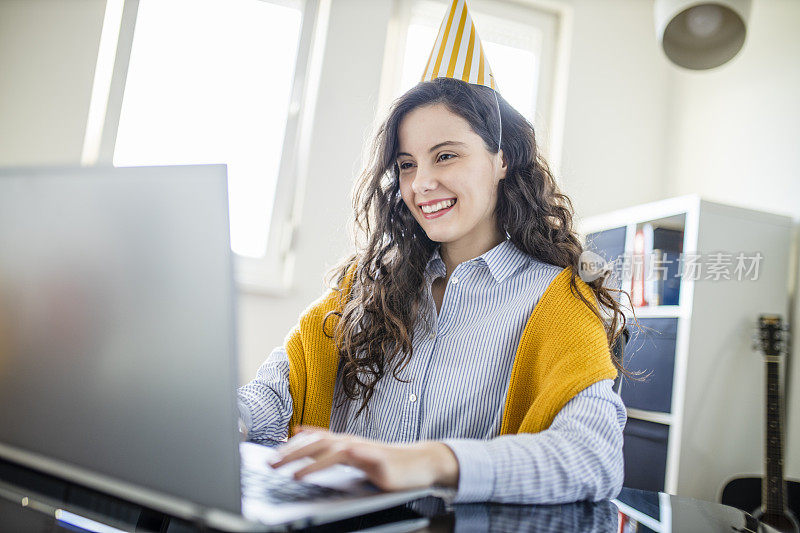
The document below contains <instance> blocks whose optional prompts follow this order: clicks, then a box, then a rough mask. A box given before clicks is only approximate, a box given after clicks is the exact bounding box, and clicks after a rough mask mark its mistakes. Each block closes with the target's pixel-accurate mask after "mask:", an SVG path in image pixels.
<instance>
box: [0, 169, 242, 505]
mask: <svg viewBox="0 0 800 533" xmlns="http://www.w3.org/2000/svg"><path fill="white" fill-rule="evenodd" d="M228 228H229V225H228V211H227V187H226V171H225V167H224V166H223V165H208V166H186V167H139V168H121V169H113V168H91V169H86V168H84V169H68V170H65V169H39V170H37V169H30V170H8V169H5V170H2V169H0V455H3V456H6V457H7V458H8V457H9V456H13V458H14V459H16V460H19V459H20V457H24V458H25V460H24V462H26V463H28V466H35V467H36V466H41V465H39V464H37V458H38V459H39V460H40V461H39V462H40V463H41V464H42V465H45V464H46V465H49V466H47V467H46V468H44V467H43V469H46V470H53V465H56V466H57V467H58V468H55V469H56V470H58V471H59V472H54V473H60V474H62V475H63V472H64V471H72V470H73V469H74V471H76V472H81V473H88V474H89V477H88V479H89V481H90V482H91V480H92V474H98V476H97V478H98V480H101V479H103V480H107V479H112V480H119V481H121V482H123V483H124V484H129V485H132V486H133V487H141V488H145V489H151V490H155V491H158V493H163V494H166V495H170V496H175V497H177V498H179V499H180V500H181V501H183V500H189V501H191V502H194V503H196V504H199V505H201V506H209V507H216V508H221V509H224V510H228V511H232V512H239V510H240V501H241V499H240V485H239V456H238V438H237V428H236V417H235V413H236V397H235V387H236V359H235V341H234V327H235V324H234V292H233V291H234V287H233V276H232V258H231V252H230V242H229V229H228ZM61 466H64V467H66V470H63V469H62V468H61ZM80 479H81V481H83V482H86V481H87V476H85V475H81V477H80ZM90 484H91V483H90Z"/></svg>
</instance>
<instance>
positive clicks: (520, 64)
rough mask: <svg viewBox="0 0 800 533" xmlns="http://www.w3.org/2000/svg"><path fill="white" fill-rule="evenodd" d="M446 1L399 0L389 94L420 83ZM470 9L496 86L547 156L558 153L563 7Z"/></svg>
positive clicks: (492, 4)
mask: <svg viewBox="0 0 800 533" xmlns="http://www.w3.org/2000/svg"><path fill="white" fill-rule="evenodd" d="M449 4H450V2H449V1H448V2H445V1H443V0H405V2H403V3H402V4H401V6H400V8H399V10H398V12H397V13H396V17H397V19H398V20H399V21H400V23H399V24H398V26H399V27H400V28H404V29H405V31H402V30H400V32H399V35H398V36H397V38H396V40H397V42H398V43H399V50H395V51H394V52H392V53H394V55H395V57H399V58H400V61H398V64H399V65H398V68H397V69H394V71H392V69H390V74H389V75H390V76H392V81H390V82H389V83H390V85H391V86H392V87H393V89H392V91H391V92H392V94H391V97H392V98H396V97H398V96H400V95H401V94H403V93H404V92H405V91H407V90H408V89H410V88H411V87H413V86H414V85H415V84H417V83H418V82H419V80H420V78H421V76H422V73H423V70H424V69H425V64H426V62H427V60H428V55H429V54H430V51H431V48H432V46H433V44H434V41H435V39H436V35H437V33H438V31H439V24H440V23H441V21H442V18H443V17H444V14H445V11H446V10H447V7H448V6H449ZM469 10H470V14H471V15H472V19H473V22H474V23H475V27H476V29H477V30H478V34H479V35H480V37H481V41H482V42H483V46H484V52H485V53H486V57H487V59H488V61H489V64H490V65H491V67H492V71H493V72H494V76H495V80H496V81H497V84H498V89H499V91H500V92H501V94H502V95H503V97H504V98H505V99H506V100H508V102H509V103H510V104H511V105H513V106H514V108H515V109H517V110H518V111H519V112H520V113H522V114H523V115H524V116H525V117H526V118H527V119H528V120H529V121H531V122H532V123H533V125H534V127H535V128H536V130H537V134H538V136H539V139H541V140H543V141H545V144H548V145H550V148H551V149H550V150H549V152H550V153H551V156H550V159H551V160H552V159H553V157H557V155H558V154H553V151H554V150H553V149H554V148H555V144H556V141H557V139H555V138H553V137H554V135H553V133H554V132H555V131H557V130H558V128H559V126H560V124H559V122H560V119H559V117H557V114H558V113H557V112H556V111H555V109H556V107H557V102H556V101H555V99H554V92H555V87H556V86H557V85H558V84H557V81H558V79H557V68H556V67H557V66H558V64H559V62H560V61H563V59H562V56H563V47H562V46H560V44H559V39H563V36H564V35H565V32H564V31H563V28H564V27H565V25H566V24H565V19H566V18H567V17H568V10H566V9H563V10H554V8H548V9H545V8H541V7H537V3H536V2H535V1H532V0H528V1H525V0H521V1H517V2H510V1H505V2H501V1H497V0H494V1H492V0H470V1H469ZM541 133H544V134H545V135H543V136H542V135H541ZM555 151H556V152H557V151H558V150H555Z"/></svg>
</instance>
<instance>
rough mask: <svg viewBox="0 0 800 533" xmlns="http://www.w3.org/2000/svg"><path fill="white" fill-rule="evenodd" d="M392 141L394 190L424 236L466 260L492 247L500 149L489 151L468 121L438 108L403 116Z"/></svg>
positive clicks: (500, 172) (502, 171) (495, 235)
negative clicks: (396, 177) (395, 167)
mask: <svg viewBox="0 0 800 533" xmlns="http://www.w3.org/2000/svg"><path fill="white" fill-rule="evenodd" d="M398 137H399V139H398V140H399V147H398V154H397V165H398V167H399V169H400V192H401V194H402V196H403V201H404V202H405V204H406V206H408V209H409V211H411V213H413V215H414V218H415V219H417V222H419V225H420V226H422V229H424V230H425V233H426V234H427V235H428V238H430V239H431V240H432V241H436V242H440V243H442V244H443V246H444V245H445V244H446V245H448V247H450V248H455V249H458V250H459V251H461V252H462V253H466V254H469V253H470V252H471V253H474V254H475V255H474V256H472V257H477V256H478V255H480V254H482V253H483V252H485V251H486V250H489V249H490V248H491V247H492V246H494V245H495V244H496V243H497V240H498V237H499V236H498V230H497V225H496V223H495V216H494V208H495V204H496V203H497V184H498V182H499V181H500V180H501V179H503V178H504V177H505V173H506V165H505V163H504V162H503V161H502V151H501V152H500V153H499V154H492V153H491V152H489V151H488V150H487V149H486V146H485V144H484V142H483V139H481V137H480V136H479V135H478V134H477V133H475V132H474V131H472V128H471V127H470V125H469V122H467V121H466V120H465V119H464V118H462V117H460V116H459V115H456V114H455V113H452V112H450V111H449V110H448V109H447V107H446V106H444V105H443V104H434V105H427V106H423V107H419V108H417V109H414V110H413V111H411V112H409V113H408V114H407V115H406V116H405V117H404V118H403V119H402V120H401V122H400V125H399V128H398ZM470 258H471V257H470Z"/></svg>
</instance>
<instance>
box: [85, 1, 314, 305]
mask: <svg viewBox="0 0 800 533" xmlns="http://www.w3.org/2000/svg"><path fill="white" fill-rule="evenodd" d="M121 3H122V0H109V2H108V7H107V13H106V22H105V23H104V30H103V32H104V34H105V33H106V26H108V25H111V26H112V27H113V26H114V21H115V16H109V12H110V11H113V9H112V4H116V5H117V6H119V5H120V4H121ZM137 4H138V9H137ZM318 5H319V2H317V1H316V0H138V2H136V1H130V0H124V6H125V13H122V14H120V15H116V23H117V24H119V28H120V31H119V36H118V37H117V36H115V37H114V40H115V41H116V42H115V43H114V44H115V45H116V56H117V57H116V59H115V60H112V63H113V74H109V76H110V77H111V78H112V81H110V82H109V83H108V85H110V87H111V89H110V90H109V91H108V93H109V94H107V95H106V96H107V100H108V107H107V112H106V117H105V121H104V124H103V125H102V126H101V129H102V130H103V131H102V134H100V135H95V136H94V137H98V138H101V139H102V140H101V141H99V143H101V146H104V147H101V148H99V149H97V150H96V151H97V153H98V154H99V157H100V159H101V160H102V159H103V158H105V159H106V161H104V162H107V160H108V159H111V160H112V162H113V164H114V165H115V166H138V165H181V164H204V163H225V164H227V167H228V201H229V208H230V223H231V228H230V231H231V248H232V250H233V251H234V252H235V253H236V255H237V269H236V272H237V279H238V281H239V283H240V286H241V285H245V286H247V285H250V286H253V287H255V288H257V289H266V290H273V291H274V290H280V289H282V288H285V287H281V284H282V283H281V282H282V281H283V280H285V279H287V278H286V270H285V269H286V265H285V261H286V259H287V258H286V255H287V254H286V240H285V234H286V233H287V231H286V228H287V227H289V224H288V222H289V219H290V218H291V211H292V203H293V201H294V198H293V195H294V189H293V188H292V187H290V186H287V185H286V182H287V181H295V178H296V176H295V175H294V161H293V159H294V157H295V155H296V154H295V153H294V150H295V148H296V140H297V135H298V128H299V122H300V117H299V115H300V114H301V107H302V106H301V103H302V102H303V99H304V93H305V80H306V79H307V78H308V72H307V68H308V64H309V60H308V59H309V55H310V54H311V48H312V46H311V41H312V40H313V38H314V31H313V30H311V29H310V27H309V26H311V25H313V22H314V21H315V19H316V15H317V11H318ZM117 9H118V10H119V11H120V12H121V11H122V9H121V8H117ZM304 19H305V20H308V21H310V22H311V23H312V24H311V25H306V27H304V24H303V22H304ZM120 20H121V24H120V23H119V21H120ZM126 36H127V37H126ZM126 39H127V42H126ZM102 40H103V38H101V41H102ZM102 47H103V45H102V42H101V51H100V56H102V55H103V50H102ZM113 54H114V53H113V52H112V57H113ZM120 58H122V60H120ZM100 64H101V59H100V58H98V72H100V71H101V70H102V69H100ZM96 78H97V75H96ZM120 80H122V81H120ZM115 84H116V85H117V86H120V87H124V91H122V90H119V91H118V93H119V97H118V98H117V99H116V100H115V97H114V86H115ZM99 85H102V83H98V80H97V79H96V80H95V89H94V90H93V104H94V100H95V97H96V94H95V92H96V88H97V86H99ZM123 92H124V96H122V94H123ZM101 99H102V98H101ZM115 106H116V109H115ZM115 116H116V117H118V119H117V120H116V121H115V120H114V117H115ZM90 122H91V116H90ZM89 129H91V124H90V125H89V126H87V143H88V141H89V139H90V135H89ZM106 130H113V132H114V134H113V135H109V134H108V132H107V131H106ZM84 153H85V154H86V153H91V150H87V148H86V146H85V147H84ZM103 154H105V156H103ZM85 162H87V161H85ZM88 163H92V161H88ZM277 226H281V227H277ZM289 233H290V232H289Z"/></svg>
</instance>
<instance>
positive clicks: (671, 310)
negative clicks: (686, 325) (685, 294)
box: [625, 305, 686, 318]
mask: <svg viewBox="0 0 800 533" xmlns="http://www.w3.org/2000/svg"><path fill="white" fill-rule="evenodd" d="M634 311H635V312H636V317H637V318H683V317H684V316H686V313H685V312H684V309H683V308H682V307H681V306H680V305H651V306H646V307H634ZM625 316H626V317H627V318H632V316H633V315H632V314H631V311H630V309H625Z"/></svg>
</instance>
